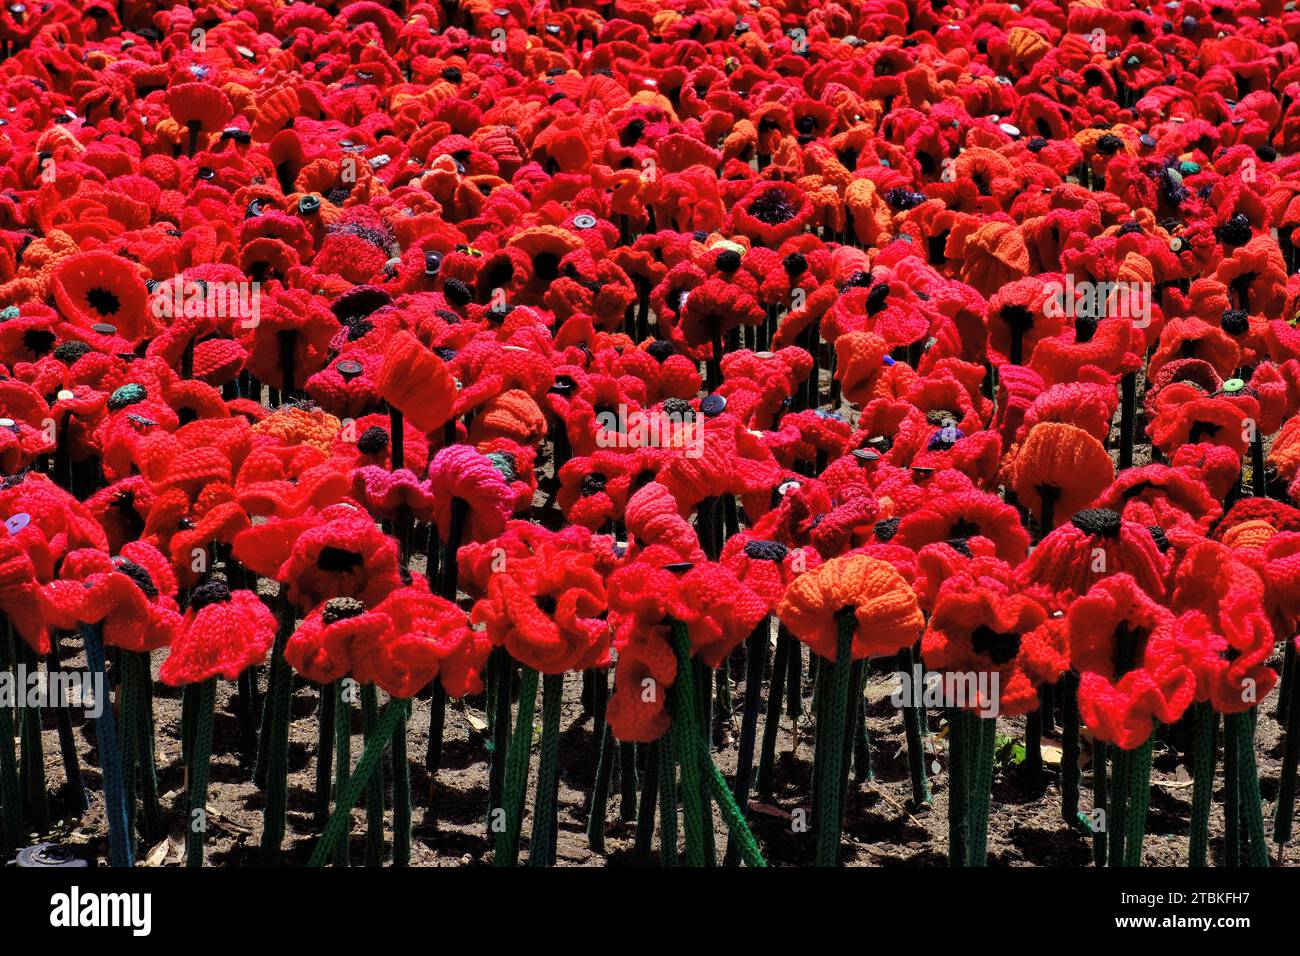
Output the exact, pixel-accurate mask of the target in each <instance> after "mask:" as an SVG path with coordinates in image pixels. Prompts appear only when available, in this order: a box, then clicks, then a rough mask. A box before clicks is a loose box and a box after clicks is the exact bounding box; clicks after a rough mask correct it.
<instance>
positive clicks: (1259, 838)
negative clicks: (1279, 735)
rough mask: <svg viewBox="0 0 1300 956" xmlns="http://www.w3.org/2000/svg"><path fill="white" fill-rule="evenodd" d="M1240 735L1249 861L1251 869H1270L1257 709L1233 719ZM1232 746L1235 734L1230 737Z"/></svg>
mask: <svg viewBox="0 0 1300 956" xmlns="http://www.w3.org/2000/svg"><path fill="white" fill-rule="evenodd" d="M1229 720H1230V722H1231V723H1232V725H1233V731H1234V732H1235V735H1236V746H1237V774H1238V781H1239V786H1240V788H1241V819H1242V823H1243V824H1244V826H1245V831H1246V834H1247V835H1248V836H1249V840H1248V841H1247V846H1246V848H1245V849H1246V854H1245V859H1246V863H1247V864H1248V865H1250V866H1268V863H1269V861H1268V844H1267V842H1266V839H1267V838H1266V837H1265V836H1264V811H1263V806H1262V803H1263V801H1262V799H1261V797H1260V793H1259V768H1258V766H1257V765H1256V762H1255V712H1254V708H1251V710H1249V711H1246V712H1245V713H1241V714H1231V715H1229ZM1229 738H1230V742H1231V734H1230V735H1229Z"/></svg>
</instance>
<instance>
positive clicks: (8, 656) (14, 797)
mask: <svg viewBox="0 0 1300 956" xmlns="http://www.w3.org/2000/svg"><path fill="white" fill-rule="evenodd" d="M8 630H9V629H8V627H6V628H5V629H4V630H0V673H5V672H8V671H9V670H10V668H11V666H12V662H13V639H12V636H11V634H10V633H5V632H6V631H8ZM101 703H102V702H101ZM21 793H22V788H21V787H20V786H19V783H18V753H17V750H16V749H15V747H14V711H13V709H12V708H11V707H10V706H9V705H8V704H0V804H2V805H3V810H4V816H3V820H4V827H3V833H2V834H0V838H2V840H3V843H2V844H0V845H2V846H3V849H4V856H5V859H8V858H9V856H10V854H12V853H13V851H14V850H16V849H17V848H18V845H19V843H20V842H21V841H22V838H23V836H24V833H23V805H22V797H21Z"/></svg>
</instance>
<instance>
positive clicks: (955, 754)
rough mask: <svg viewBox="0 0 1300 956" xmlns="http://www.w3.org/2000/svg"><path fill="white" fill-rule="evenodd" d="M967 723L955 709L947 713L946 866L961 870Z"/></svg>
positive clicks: (965, 838) (967, 800)
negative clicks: (959, 867)
mask: <svg viewBox="0 0 1300 956" xmlns="http://www.w3.org/2000/svg"><path fill="white" fill-rule="evenodd" d="M970 732H971V728H970V727H969V720H968V716H967V714H966V711H964V710H962V709H961V708H959V707H950V708H949V709H948V865H949V866H965V865H966V861H967V846H968V844H969V836H970V827H969V823H970V820H969V817H968V816H967V810H968V809H969V807H970V798H969V795H968V792H967V791H968V787H967V785H966V784H967V777H968V774H967V764H968V763H969V760H968V757H969V753H968V751H969V742H970Z"/></svg>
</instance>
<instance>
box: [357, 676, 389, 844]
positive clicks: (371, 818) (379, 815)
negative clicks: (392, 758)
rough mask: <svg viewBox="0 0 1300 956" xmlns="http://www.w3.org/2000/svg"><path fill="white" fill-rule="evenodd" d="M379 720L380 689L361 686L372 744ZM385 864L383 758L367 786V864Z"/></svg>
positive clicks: (365, 727) (366, 730) (364, 729)
mask: <svg viewBox="0 0 1300 956" xmlns="http://www.w3.org/2000/svg"><path fill="white" fill-rule="evenodd" d="M378 721H379V689H378V688H377V687H375V685H374V684H365V685H363V686H362V688H361V735H362V737H363V738H364V739H365V741H366V745H367V746H369V744H370V738H371V736H372V735H373V734H375V732H376V730H375V725H376V724H377V723H378ZM383 865H384V762H383V760H380V762H379V765H378V766H376V767H375V771H374V773H372V774H371V775H370V781H369V783H368V784H367V786H366V866H383Z"/></svg>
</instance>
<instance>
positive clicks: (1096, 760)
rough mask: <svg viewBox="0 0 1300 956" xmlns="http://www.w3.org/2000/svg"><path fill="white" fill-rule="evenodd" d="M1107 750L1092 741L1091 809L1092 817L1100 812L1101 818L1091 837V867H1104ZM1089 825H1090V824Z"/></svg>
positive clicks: (1101, 744)
mask: <svg viewBox="0 0 1300 956" xmlns="http://www.w3.org/2000/svg"><path fill="white" fill-rule="evenodd" d="M1108 749H1109V748H1108V747H1107V746H1106V745H1105V744H1104V743H1102V742H1101V741H1100V740H1097V741H1094V742H1093V745H1092V809H1093V814H1094V816H1095V815H1096V812H1097V811H1098V810H1100V811H1101V812H1102V814H1103V816H1102V818H1101V819H1099V820H1097V822H1096V827H1097V828H1096V830H1094V831H1093V835H1092V863H1093V866H1105V865H1106V830H1107V829H1108V828H1107V827H1106V826H1105V825H1104V824H1102V822H1101V821H1102V820H1104V819H1105V817H1104V814H1106V813H1108V812H1109V810H1110V807H1109V806H1108V805H1107V804H1108V802H1109V800H1108V794H1107V792H1106V756H1107V753H1106V752H1107V750H1108ZM1090 825H1091V824H1090Z"/></svg>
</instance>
